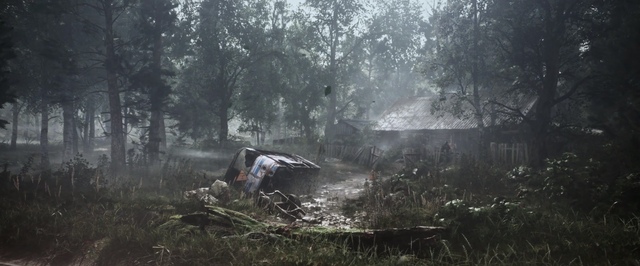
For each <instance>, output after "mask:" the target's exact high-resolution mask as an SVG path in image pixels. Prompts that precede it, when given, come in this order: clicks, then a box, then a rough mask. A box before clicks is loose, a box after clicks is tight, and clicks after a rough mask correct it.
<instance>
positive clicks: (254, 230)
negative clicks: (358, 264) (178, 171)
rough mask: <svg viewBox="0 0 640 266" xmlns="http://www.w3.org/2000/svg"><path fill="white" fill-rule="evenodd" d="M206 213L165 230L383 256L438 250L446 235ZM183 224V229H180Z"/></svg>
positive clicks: (216, 210) (181, 218)
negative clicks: (319, 242)
mask: <svg viewBox="0 0 640 266" xmlns="http://www.w3.org/2000/svg"><path fill="white" fill-rule="evenodd" d="M206 208H207V211H206V212H198V213H192V214H187V215H176V216H174V217H172V219H171V220H170V221H168V222H167V223H165V224H163V225H162V226H161V227H162V228H164V229H166V230H172V231H177V232H183V233H195V232H196V231H198V230H199V231H203V232H212V231H213V232H216V235H227V236H230V235H233V236H248V237H251V238H254V237H255V236H256V235H278V236H282V237H286V238H287V239H292V240H296V241H306V240H314V239H318V237H321V238H325V239H327V240H329V241H334V242H336V243H339V244H342V243H344V244H347V245H348V246H350V247H351V248H354V249H360V250H362V249H371V248H375V249H376V250H377V251H379V252H382V251H386V250H390V249H395V250H399V251H403V252H415V251H418V250H420V249H424V248H427V247H431V246H434V245H435V244H437V243H438V242H439V240H440V239H441V237H442V235H443V234H444V233H445V232H446V229H445V228H444V227H434V226H416V227H410V228H387V229H338V228H327V227H316V226H311V227H310V226H301V225H299V224H296V223H292V224H288V225H285V224H268V223H265V222H260V221H258V220H255V219H253V218H251V217H249V216H247V215H245V214H243V213H240V212H236V211H233V210H229V209H226V208H222V207H218V206H206ZM181 224H182V226H180V225H181Z"/></svg>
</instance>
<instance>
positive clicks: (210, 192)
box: [183, 180, 231, 205]
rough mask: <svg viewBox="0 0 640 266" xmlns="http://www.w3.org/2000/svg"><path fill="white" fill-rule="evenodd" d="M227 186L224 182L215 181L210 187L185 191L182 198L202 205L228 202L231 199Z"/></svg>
mask: <svg viewBox="0 0 640 266" xmlns="http://www.w3.org/2000/svg"><path fill="white" fill-rule="evenodd" d="M230 193H231V191H230V190H229V185H227V183H226V182H224V181H220V180H216V181H215V182H213V184H212V185H211V187H203V188H197V189H194V190H189V191H185V192H184V193H183V196H184V198H185V199H195V200H197V201H200V202H202V203H204V204H208V205H216V204H218V202H219V201H222V202H228V201H229V198H230V197H231V194H230Z"/></svg>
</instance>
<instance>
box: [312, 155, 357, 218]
mask: <svg viewBox="0 0 640 266" xmlns="http://www.w3.org/2000/svg"><path fill="white" fill-rule="evenodd" d="M324 168H328V169H327V172H328V173H327V172H324V173H323V174H324V175H329V176H325V177H324V180H327V181H325V182H324V184H320V185H319V186H318V189H317V190H316V191H315V193H313V194H311V195H307V196H302V197H301V199H300V201H301V202H302V207H303V208H304V209H305V211H306V212H307V215H306V216H305V218H304V219H303V220H304V221H307V222H309V223H311V224H317V225H321V226H324V227H334V228H343V229H349V228H357V227H361V226H360V225H361V221H360V216H359V214H361V213H358V212H356V214H355V215H353V216H351V217H347V216H345V215H343V212H342V207H343V205H344V204H345V202H346V201H347V200H353V199H356V198H358V196H359V195H360V194H361V193H362V192H363V191H364V184H365V182H366V181H367V179H368V178H369V173H368V172H367V171H366V170H365V169H364V168H363V167H360V166H355V165H351V164H348V163H344V162H341V161H337V160H333V161H329V162H327V164H326V165H324ZM323 170H324V169H323Z"/></svg>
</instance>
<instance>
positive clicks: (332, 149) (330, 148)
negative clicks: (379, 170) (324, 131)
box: [325, 144, 384, 167]
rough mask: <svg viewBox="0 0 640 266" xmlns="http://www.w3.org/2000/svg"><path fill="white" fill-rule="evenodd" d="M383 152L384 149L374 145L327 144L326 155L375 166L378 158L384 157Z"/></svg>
mask: <svg viewBox="0 0 640 266" xmlns="http://www.w3.org/2000/svg"><path fill="white" fill-rule="evenodd" d="M382 154H384V150H382V149H380V148H378V147H376V146H373V145H365V146H362V147H356V146H345V145H336V144H327V145H325V156H326V157H332V158H337V159H341V160H343V161H351V162H354V163H357V164H359V165H364V166H369V167H373V166H374V165H375V164H376V163H377V162H378V160H380V158H382Z"/></svg>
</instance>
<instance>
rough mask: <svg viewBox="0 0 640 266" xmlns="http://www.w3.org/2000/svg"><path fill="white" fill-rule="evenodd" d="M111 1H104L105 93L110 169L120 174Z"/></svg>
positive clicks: (121, 143)
mask: <svg viewBox="0 0 640 266" xmlns="http://www.w3.org/2000/svg"><path fill="white" fill-rule="evenodd" d="M112 5H113V1H112V0H105V5H104V19H105V38H104V42H105V47H106V62H105V66H106V72H107V73H106V75H107V91H108V95H109V115H110V121H111V122H110V124H111V169H112V171H113V172H114V173H118V172H120V171H121V170H122V169H124V166H125V139H124V130H123V124H122V104H121V102H120V90H119V87H118V77H117V74H116V73H117V67H118V63H117V61H118V60H117V57H116V54H115V44H114V34H113V7H112Z"/></svg>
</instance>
